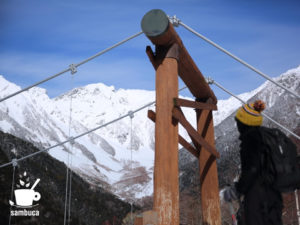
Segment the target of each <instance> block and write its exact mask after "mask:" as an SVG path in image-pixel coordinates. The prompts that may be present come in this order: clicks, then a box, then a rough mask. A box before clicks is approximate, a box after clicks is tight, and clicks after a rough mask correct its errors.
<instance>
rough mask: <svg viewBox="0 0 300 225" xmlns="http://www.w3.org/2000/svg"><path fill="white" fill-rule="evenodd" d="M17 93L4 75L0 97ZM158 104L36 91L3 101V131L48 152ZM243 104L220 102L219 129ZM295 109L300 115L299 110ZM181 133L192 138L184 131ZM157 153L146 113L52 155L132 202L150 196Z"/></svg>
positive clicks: (107, 94) (110, 92)
mask: <svg viewBox="0 0 300 225" xmlns="http://www.w3.org/2000/svg"><path fill="white" fill-rule="evenodd" d="M299 70H300V68H299V67H298V68H297V69H295V71H296V72H295V73H296V74H298V75H297V76H298V78H297V79H298V83H299V74H300V72H299ZM293 73H294V70H291V71H288V72H287V73H286V74H284V75H282V77H287V76H290V75H289V74H293ZM278 79H281V78H280V77H279V78H278ZM282 79H283V78H282ZM269 86H270V84H268V82H267V83H265V84H264V85H262V86H261V87H259V88H258V89H256V90H254V91H252V92H250V93H245V94H242V95H240V96H239V97H241V98H242V99H243V100H244V101H247V100H248V99H249V98H251V97H252V96H254V95H256V94H257V93H260V92H261V91H262V90H265V89H266V88H267V87H269ZM18 90H20V87H19V86H17V85H15V84H13V83H11V82H9V81H7V80H6V79H5V78H4V77H3V76H0V98H3V97H4V96H7V95H9V94H11V93H14V92H16V91H18ZM275 91H276V93H277V92H278V91H277V90H275ZM268 93H269V92H268ZM278 93H279V92H278ZM272 96H273V95H272ZM270 98H271V97H270ZM154 100H155V92H154V91H145V90H124V89H119V90H116V89H115V88H114V87H112V86H110V87H108V86H106V85H104V84H101V83H98V84H90V85H87V86H84V87H79V88H75V89H73V90H71V91H69V92H68V93H65V94H64V95H61V96H59V97H57V98H53V99H51V98H49V97H48V95H47V93H46V90H45V89H42V88H32V89H30V90H29V91H27V92H23V93H22V94H19V95H17V96H15V97H13V98H10V99H8V100H6V101H3V102H1V104H0V129H1V130H2V131H4V132H7V133H10V134H13V135H15V136H17V137H20V138H22V139H25V140H28V141H30V142H32V143H34V144H35V145H36V146H37V147H39V148H46V147H49V146H53V145H55V144H57V143H59V142H62V141H64V140H66V139H68V138H69V137H70V136H77V135H79V134H81V133H84V132H86V131H88V130H90V129H93V128H95V127H98V126H101V125H103V124H105V123H107V122H109V121H112V120H114V119H116V118H118V117H120V116H122V115H125V114H127V113H128V112H129V111H131V110H135V109H137V108H140V107H141V106H144V105H146V104H147V103H149V102H152V101H154ZM274 104H275V103H274ZM71 105H72V107H70V106H71ZM240 105H241V104H240V103H239V102H238V101H237V100H236V99H234V98H229V99H228V100H220V101H219V102H218V109H219V110H218V111H217V112H214V123H215V126H217V125H219V124H220V123H221V122H222V121H223V120H224V119H225V118H227V117H228V116H229V115H231V114H232V113H233V112H234V111H235V110H236V109H237V108H238V107H239V106H240ZM152 107H153V108H152V109H154V106H152ZM70 109H72V111H71V112H70ZM297 110H298V111H300V110H299V108H297ZM184 113H185V115H186V117H187V118H188V119H189V120H190V121H192V123H194V124H195V117H196V116H195V112H194V111H193V110H192V109H186V110H184ZM70 115H71V117H70ZM70 118H71V119H70ZM131 131H132V132H131ZM180 134H181V135H182V136H184V137H185V138H186V139H189V138H188V137H187V136H188V135H187V134H186V133H185V132H184V130H183V129H182V128H181V127H180ZM153 150H154V124H153V123H152V122H151V121H150V120H149V119H148V118H147V109H144V110H142V111H140V112H138V113H135V114H134V118H133V119H132V121H131V119H130V118H129V117H126V118H124V119H122V120H120V121H118V122H116V123H113V124H110V125H108V126H106V127H103V128H101V129H99V130H97V131H95V132H93V133H90V134H88V135H86V136H83V137H81V138H78V139H76V140H75V143H74V144H73V146H71V144H65V145H64V146H60V147H56V148H54V149H51V150H50V151H49V154H51V155H52V156H54V157H55V158H57V159H59V160H60V161H64V162H65V163H66V164H67V165H69V167H71V168H72V169H73V170H74V171H76V172H77V173H78V174H80V175H81V176H82V177H83V178H85V179H86V180H88V181H90V182H91V183H93V184H95V185H101V186H104V187H105V188H107V189H110V190H111V191H112V192H113V193H115V194H117V195H118V196H120V197H121V198H124V199H127V200H129V199H131V198H140V197H143V196H147V195H151V194H152V191H153V190H152V189H153V182H152V177H153V174H152V173H153V163H154V151H153ZM19 157H21V155H19Z"/></svg>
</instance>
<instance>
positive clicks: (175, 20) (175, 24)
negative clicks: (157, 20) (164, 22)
mask: <svg viewBox="0 0 300 225" xmlns="http://www.w3.org/2000/svg"><path fill="white" fill-rule="evenodd" d="M168 18H169V21H170V23H172V24H173V26H174V27H178V26H179V23H180V19H178V18H177V17H176V15H174V16H172V17H171V16H168Z"/></svg>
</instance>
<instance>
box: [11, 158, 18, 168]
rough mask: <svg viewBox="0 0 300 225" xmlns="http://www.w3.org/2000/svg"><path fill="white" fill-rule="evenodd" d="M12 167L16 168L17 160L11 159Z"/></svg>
mask: <svg viewBox="0 0 300 225" xmlns="http://www.w3.org/2000/svg"><path fill="white" fill-rule="evenodd" d="M12 165H13V167H16V166H18V160H17V159H16V158H15V159H12Z"/></svg>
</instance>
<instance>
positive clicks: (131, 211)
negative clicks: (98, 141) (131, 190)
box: [130, 114, 133, 224]
mask: <svg viewBox="0 0 300 225" xmlns="http://www.w3.org/2000/svg"><path fill="white" fill-rule="evenodd" d="M132 117H133V114H132V115H131V116H130V170H131V171H130V172H131V174H132V172H133V167H132ZM132 203H133V197H132V199H131V201H130V218H131V224H133V216H132V213H133V207H132Z"/></svg>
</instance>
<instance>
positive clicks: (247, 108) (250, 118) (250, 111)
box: [235, 100, 266, 126]
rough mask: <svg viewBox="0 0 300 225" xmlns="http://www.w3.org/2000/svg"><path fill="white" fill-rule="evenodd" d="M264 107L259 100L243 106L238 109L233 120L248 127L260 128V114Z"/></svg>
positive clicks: (261, 119) (261, 118)
mask: <svg viewBox="0 0 300 225" xmlns="http://www.w3.org/2000/svg"><path fill="white" fill-rule="evenodd" d="M265 107H266V105H265V103H264V102H263V101H261V100H257V101H255V102H254V103H249V104H245V105H243V106H242V107H240V108H239V109H238V111H237V113H236V115H235V118H236V119H237V120H239V121H240V122H241V123H243V124H245V125H248V126H261V125H262V121H263V117H262V115H261V112H262V111H263V110H264V109H265Z"/></svg>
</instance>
